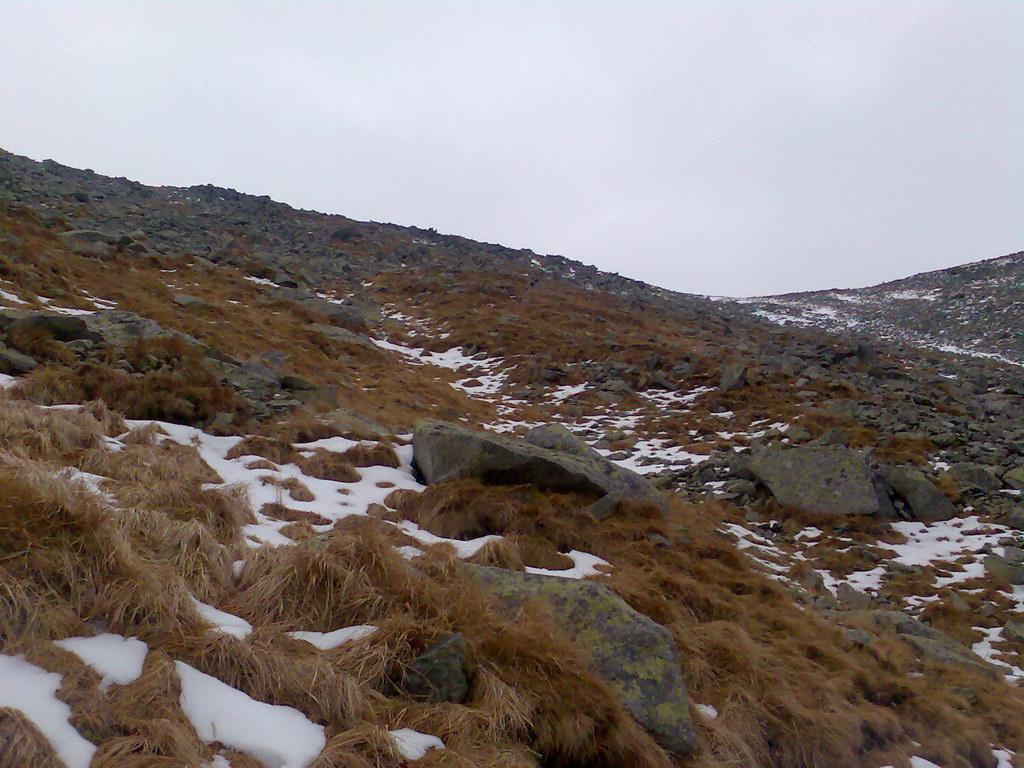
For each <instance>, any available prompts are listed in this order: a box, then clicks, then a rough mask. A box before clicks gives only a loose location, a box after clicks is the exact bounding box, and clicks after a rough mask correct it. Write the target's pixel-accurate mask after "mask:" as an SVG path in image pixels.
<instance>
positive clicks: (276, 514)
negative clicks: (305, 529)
mask: <svg viewBox="0 0 1024 768" xmlns="http://www.w3.org/2000/svg"><path fill="white" fill-rule="evenodd" d="M260 514H261V515H266V516H267V517H272V518H274V519H275V520H287V521H288V522H291V523H309V524H310V525H329V524H330V522H331V521H330V520H328V519H327V518H326V517H323V516H322V515H318V514H317V513H316V512H308V511H306V510H304V509H289V508H288V507H286V506H285V505H284V504H279V503H278V502H276V501H271V502H268V503H267V504H264V505H263V506H262V507H260Z"/></svg>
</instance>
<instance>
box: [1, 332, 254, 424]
mask: <svg viewBox="0 0 1024 768" xmlns="http://www.w3.org/2000/svg"><path fill="white" fill-rule="evenodd" d="M125 363H126V365H125ZM126 368H127V370H126ZM13 393H14V394H15V395H16V396H19V397H24V398H27V399H29V400H31V401H33V402H37V403H42V404H44V405H57V404H62V403H79V402H83V401H85V400H102V401H103V402H104V403H106V404H107V405H108V406H109V407H110V408H112V409H113V410H115V411H118V412H119V413H123V414H124V415H126V416H128V417H130V418H133V419H158V420H162V421H170V422H175V423H180V424H205V423H207V422H209V421H211V420H212V419H213V418H214V417H215V416H217V414H219V413H231V414H233V415H235V417H236V422H240V421H244V420H245V419H246V418H247V417H248V412H249V407H248V405H247V404H246V402H245V401H244V400H243V399H242V398H241V396H239V395H238V393H237V392H236V391H235V390H234V389H232V388H230V387H226V386H224V385H222V384H221V381H220V376H219V375H218V374H217V373H216V372H215V371H214V370H213V369H212V368H211V367H210V365H209V364H208V362H207V361H206V359H205V357H204V356H203V354H202V352H201V351H199V350H198V349H196V348H195V347H192V346H190V345H187V344H185V343H184V342H182V341H180V340H179V339H174V338H170V339H150V340H143V341H139V342H137V343H136V344H135V345H134V346H133V347H130V348H129V349H127V350H125V351H124V353H123V357H122V356H121V353H118V352H111V353H109V354H108V355H107V359H106V360H103V361H95V360H86V361H82V362H74V363H62V364H51V365H45V366H40V367H39V368H36V369H34V370H33V371H31V372H29V373H28V374H27V375H26V376H25V377H23V379H22V380H21V381H19V382H18V384H17V385H16V386H15V387H14V388H13Z"/></svg>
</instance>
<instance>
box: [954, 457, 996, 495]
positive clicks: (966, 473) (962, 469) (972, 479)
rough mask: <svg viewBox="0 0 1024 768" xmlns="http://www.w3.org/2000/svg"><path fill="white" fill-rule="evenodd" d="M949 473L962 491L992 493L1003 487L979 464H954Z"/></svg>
mask: <svg viewBox="0 0 1024 768" xmlns="http://www.w3.org/2000/svg"><path fill="white" fill-rule="evenodd" d="M949 473H950V474H951V475H952V476H953V479H954V480H956V483H957V485H958V486H960V488H961V489H963V490H968V491H981V492H982V493H994V492H995V491H998V490H999V489H1000V488H1002V487H1003V484H1002V482H1001V481H1000V480H999V478H998V477H996V476H995V475H994V474H992V472H990V471H989V470H988V469H986V468H985V467H983V466H981V465H980V464H974V463H972V462H969V461H964V462H960V463H959V464H954V465H953V466H952V467H950V468H949Z"/></svg>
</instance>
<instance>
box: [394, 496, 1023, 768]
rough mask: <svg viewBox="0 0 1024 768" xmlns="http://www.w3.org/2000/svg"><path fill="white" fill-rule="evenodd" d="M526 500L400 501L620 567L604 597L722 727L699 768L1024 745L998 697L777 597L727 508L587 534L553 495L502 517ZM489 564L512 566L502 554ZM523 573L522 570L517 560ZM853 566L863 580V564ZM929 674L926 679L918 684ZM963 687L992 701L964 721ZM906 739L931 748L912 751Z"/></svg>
mask: <svg viewBox="0 0 1024 768" xmlns="http://www.w3.org/2000/svg"><path fill="white" fill-rule="evenodd" d="M518 490H519V489H495V488H480V487H474V485H473V484H471V483H453V484H448V485H446V486H438V487H436V488H431V489H428V491H427V492H426V493H424V494H423V495H422V497H420V498H419V499H416V498H413V497H410V496H405V497H404V500H403V497H401V496H399V497H396V501H398V500H402V503H400V504H399V509H400V513H401V514H402V515H403V516H405V517H409V518H410V519H414V520H417V521H419V523H420V524H421V525H424V526H425V527H427V528H428V529H429V530H433V531H434V532H436V533H440V534H443V535H450V536H451V535H454V536H465V537H468V536H470V535H480V534H481V533H493V532H502V531H508V530H516V529H517V527H519V526H522V525H530V524H531V523H529V522H526V521H529V520H531V519H534V520H539V521H543V527H544V535H545V538H546V539H547V540H548V541H549V542H557V544H558V549H561V550H562V551H564V550H566V549H568V548H576V549H582V550H584V551H587V552H591V553H593V554H596V555H598V556H600V557H604V558H605V559H607V560H609V561H610V562H612V563H614V564H615V569H614V571H612V573H611V575H610V577H608V579H607V582H608V583H609V585H610V586H612V588H613V589H615V590H616V591H617V592H618V593H619V594H620V595H621V596H623V597H624V598H625V599H626V600H627V601H628V602H629V603H630V604H631V605H633V607H634V608H636V609H637V610H639V611H641V612H642V613H645V614H646V615H648V616H650V617H651V618H653V619H654V620H655V621H658V622H659V623H661V624H663V625H665V626H667V627H668V628H669V629H670V630H671V631H672V633H673V636H674V637H675V638H676V642H677V644H678V646H679V649H680V657H681V659H682V661H683V668H684V674H685V678H686V680H687V685H688V687H689V688H690V692H691V695H692V696H693V698H694V699H695V700H696V701H700V702H704V703H710V704H712V705H714V706H715V707H716V708H717V709H718V710H719V712H720V713H721V714H720V716H719V718H718V719H716V720H713V721H708V720H700V721H699V730H700V732H701V737H702V743H703V744H704V750H703V752H702V754H701V755H700V756H698V757H697V758H696V759H695V761H694V765H700V766H705V765H706V766H721V765H728V766H733V765H736V766H739V765H760V766H778V768H783V767H785V768H790V767H791V766H822V767H824V766H830V767H834V766H850V767H851V768H853V767H854V766H858V767H860V766H871V765H878V764H893V765H901V764H902V765H904V766H905V765H907V763H906V759H907V756H908V755H910V754H921V755H924V756H927V757H929V759H932V760H933V761H934V762H936V763H938V764H940V765H944V766H947V765H955V766H963V767H964V768H967V766H977V765H982V764H984V763H982V762H978V761H979V760H980V756H981V755H982V754H984V753H985V750H986V748H987V745H988V744H993V743H1004V744H1006V745H1012V744H1019V743H1021V739H1022V738H1024V728H1022V727H1021V726H1020V725H1019V721H1018V720H1017V716H1008V713H1009V711H1010V710H1011V709H1012V710H1013V711H1017V710H1018V709H1021V708H1022V707H1024V703H1022V702H1021V700H1020V699H1019V697H1018V696H1016V694H1014V693H1013V692H1012V691H1011V689H1010V688H1008V687H1006V686H1004V685H1003V684H1002V683H993V682H992V681H991V680H988V679H987V678H986V677H985V676H984V675H978V674H974V673H970V672H967V671H965V670H961V669H955V668H951V667H947V666H942V665H938V666H937V665H934V664H931V663H925V664H924V665H923V667H922V662H921V661H919V660H918V659H917V658H916V657H915V656H914V655H913V654H912V653H911V652H910V650H909V649H908V647H907V646H905V644H903V643H901V642H899V641H898V640H896V639H895V638H894V637H891V639H887V638H886V637H880V638H879V639H878V640H877V642H875V643H874V644H872V645H870V646H868V647H866V648H857V647H854V646H851V645H850V643H849V642H848V641H847V640H846V638H845V636H844V635H843V634H842V633H841V632H840V631H839V630H837V629H836V628H835V627H834V626H832V625H830V624H827V623H825V622H823V621H821V620H820V619H817V618H816V617H815V616H814V615H813V614H812V613H809V612H807V611H805V610H803V609H801V608H799V607H798V606H796V605H795V604H794V603H793V600H792V598H791V597H790V596H789V594H788V593H787V592H786V591H785V590H784V589H783V588H782V587H781V586H779V585H777V584H775V583H774V582H771V581H769V580H767V579H766V578H765V577H764V576H762V575H760V574H758V573H756V572H753V571H750V570H749V569H748V567H747V565H746V562H745V559H744V557H743V556H742V555H740V554H739V553H738V552H737V551H736V550H735V548H734V547H733V545H732V544H730V543H729V542H727V541H724V540H723V539H722V538H720V537H719V536H718V535H717V534H716V533H715V531H714V528H715V525H716V521H717V520H718V519H721V517H722V516H723V515H724V513H725V512H726V511H727V510H728V509H729V508H728V507H726V506H725V505H721V506H718V507H716V506H714V505H711V506H704V507H701V508H695V507H688V506H686V505H681V506H680V505H677V506H675V508H674V512H673V514H672V515H671V516H670V517H669V519H668V520H667V521H666V520H664V519H661V518H660V517H658V516H654V515H649V514H647V513H646V511H645V510H643V509H638V510H635V511H633V512H632V514H630V513H628V512H627V514H625V515H619V516H615V517H612V518H609V519H608V520H606V521H604V522H603V523H601V524H593V523H591V524H590V525H585V524H583V520H582V518H581V517H580V516H579V515H578V512H577V511H574V510H572V509H570V508H569V505H568V504H567V503H566V502H565V500H564V499H560V498H558V497H556V496H553V495H552V496H545V495H543V494H538V495H535V496H533V497H532V499H530V501H529V502H528V503H523V504H522V505H521V506H520V507H519V508H518V509H511V510H510V507H509V504H508V503H507V502H506V503H505V505H504V506H502V504H501V503H500V501H499V499H500V494H501V492H502V491H504V493H505V494H506V496H507V497H513V496H514V495H515V492H516V491H518ZM653 532H657V533H660V534H662V535H663V536H666V537H667V538H669V539H670V540H672V541H673V546H671V547H669V548H667V549H665V548H658V547H656V546H655V545H654V544H653V543H652V542H651V541H650V540H649V538H648V537H649V534H650V533H653ZM844 535H847V536H848V535H850V534H849V533H848V532H847V533H844ZM852 535H854V536H855V537H858V536H862V537H863V538H864V539H865V540H866V541H868V540H872V538H873V537H872V534H870V533H864V534H857V533H854V534H852ZM509 539H510V540H512V541H515V538H514V536H510V537H509ZM482 557H484V558H488V559H494V560H498V561H500V562H503V563H505V564H506V565H507V566H509V567H515V565H516V558H515V555H514V553H512V552H509V551H508V550H507V549H505V548H502V550H501V551H493V550H492V551H489V552H487V553H486V554H482ZM837 557H838V555H837ZM858 557H859V555H858ZM519 559H520V561H522V562H526V560H527V559H526V558H525V557H523V556H522V553H521V552H520V558H519ZM838 565H841V563H837V567H838ZM849 565H850V567H851V569H852V568H853V567H854V566H855V565H860V567H863V563H861V562H860V561H857V562H856V563H854V562H853V561H851V563H850V564H849ZM932 610H933V612H937V611H940V610H942V609H940V608H935V609H932ZM945 615H946V614H945V613H942V614H940V613H936V620H937V623H938V624H940V625H943V626H945V625H946V624H947V623H948V624H949V628H950V629H951V630H952V631H953V632H954V634H955V635H957V636H960V634H961V632H963V630H964V627H963V625H960V626H959V627H957V626H954V625H953V624H952V623H951V622H948V621H946V622H944V621H943V620H942V619H943V617H944V616H945ZM963 639H965V640H966V639H970V636H969V635H968V634H966V633H964V634H963ZM922 668H925V669H928V670H930V671H929V672H926V674H925V675H923V676H919V673H920V671H921V670H922ZM956 685H963V686H965V687H969V688H972V689H975V690H980V689H985V690H986V691H991V692H992V694H991V697H989V696H986V697H984V698H983V700H982V701H981V702H980V703H979V705H978V707H979V708H977V709H975V710H974V711H970V712H968V711H965V710H964V708H963V707H962V706H960V704H959V703H958V702H960V701H961V700H960V699H959V698H958V697H956V696H955V695H953V694H951V693H950V691H951V689H952V687H954V686H956ZM993 686H995V687H994V688H993ZM996 689H998V691H999V692H998V693H997V692H996ZM997 701H1003V702H1004V707H1005V708H1003V707H1001V706H1000V705H998V704H997V703H996V702H997ZM1022 711H1024V709H1022ZM939 723H941V724H942V725H941V726H940V725H938V724H939ZM909 739H913V740H916V741H919V742H920V743H921V744H923V745H924V746H923V747H922V748H920V749H918V750H916V751H914V749H915V748H914V747H913V746H912V745H911V744H909ZM1010 748H1011V749H1016V747H1010Z"/></svg>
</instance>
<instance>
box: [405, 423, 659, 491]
mask: <svg viewBox="0 0 1024 768" xmlns="http://www.w3.org/2000/svg"><path fill="white" fill-rule="evenodd" d="M413 460H414V462H415V463H416V466H417V467H418V468H419V471H420V473H421V474H422V475H423V477H424V478H425V479H426V481H427V482H428V483H431V484H433V483H443V482H445V481H447V480H465V479H474V480H478V481H479V482H481V483H484V484H485V485H518V484H521V483H526V484H530V485H535V486H537V487H538V488H542V489H544V490H549V491H556V492H570V491H577V492H581V493H595V494H599V495H613V496H615V497H617V498H631V499H643V500H647V501H651V502H653V503H655V504H657V505H659V506H660V507H662V508H663V509H664V506H665V500H664V498H663V497H662V495H661V494H660V493H659V492H658V490H657V489H656V488H655V487H654V486H653V485H651V483H650V482H649V481H648V480H646V479H644V478H643V477H641V476H640V475H638V474H636V473H635V472H631V471H630V470H628V469H625V468H623V467H620V466H618V465H616V464H613V463H612V462H610V461H608V460H607V459H605V458H604V457H603V456H601V455H600V454H599V453H597V451H595V450H593V449H591V448H590V447H588V446H587V445H586V444H584V443H583V442H582V441H580V440H578V439H577V438H576V437H574V436H573V435H572V433H571V432H569V431H568V430H567V429H565V428H564V427H558V426H555V425H549V426H547V427H542V428H537V429H535V430H533V431H531V433H530V435H528V437H527V440H516V439H513V438H509V437H502V436H500V435H493V434H490V433H487V432H480V431H477V430H473V429H468V428H466V427H463V426H460V425H458V424H452V423H451V422H446V421H435V420H425V421H421V422H418V423H417V424H416V427H415V429H414V431H413Z"/></svg>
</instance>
